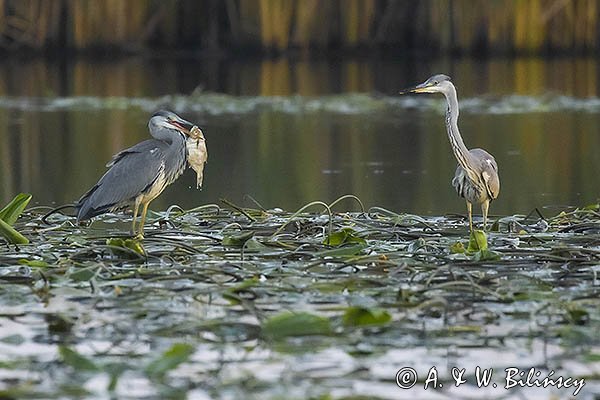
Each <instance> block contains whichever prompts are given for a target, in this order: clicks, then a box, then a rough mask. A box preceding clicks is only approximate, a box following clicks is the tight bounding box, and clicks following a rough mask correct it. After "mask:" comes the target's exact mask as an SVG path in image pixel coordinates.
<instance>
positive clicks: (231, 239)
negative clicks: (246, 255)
mask: <svg viewBox="0 0 600 400" xmlns="http://www.w3.org/2000/svg"><path fill="white" fill-rule="evenodd" d="M252 236H254V232H253V231H245V232H242V233H239V234H237V235H226V236H225V237H223V240H222V241H221V244H222V245H223V246H227V247H242V246H244V244H245V243H246V242H247V241H248V240H250V238H251V237H252Z"/></svg>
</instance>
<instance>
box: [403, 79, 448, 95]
mask: <svg viewBox="0 0 600 400" xmlns="http://www.w3.org/2000/svg"><path fill="white" fill-rule="evenodd" d="M453 89H454V85H452V82H451V81H450V77H449V76H448V75H444V74H437V75H433V76H432V77H431V78H429V79H427V80H426V81H425V82H423V83H421V84H419V85H417V86H414V87H412V88H408V89H404V90H402V91H400V94H408V93H442V94H444V95H446V94H447V93H450V92H451V91H452V90H453Z"/></svg>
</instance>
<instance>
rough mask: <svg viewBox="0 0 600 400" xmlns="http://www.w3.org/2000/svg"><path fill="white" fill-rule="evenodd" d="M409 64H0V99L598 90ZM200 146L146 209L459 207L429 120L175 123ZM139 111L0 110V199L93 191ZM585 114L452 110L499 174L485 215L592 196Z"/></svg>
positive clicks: (523, 69) (589, 125) (550, 67)
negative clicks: (202, 161)
mask: <svg viewBox="0 0 600 400" xmlns="http://www.w3.org/2000/svg"><path fill="white" fill-rule="evenodd" d="M419 64H420V65H419V67H416V66H415V65H411V64H410V61H409V62H408V63H405V62H399V61H395V60H387V61H382V60H379V61H377V62H369V61H368V60H354V61H348V62H332V61H329V62H326V61H319V60H317V61H290V60H287V59H277V60H261V61H257V62H251V61H248V62H235V61H234V62H228V63H225V62H223V61H218V60H206V61H202V62H192V61H185V60H183V61H177V62H173V61H164V60H161V61H160V62H158V61H157V62H154V61H147V60H143V59H141V58H132V59H129V60H124V61H118V62H108V61H107V62H100V63H89V62H84V61H77V62H74V63H68V64H66V65H60V64H58V63H44V62H41V61H31V62H21V63H17V62H15V61H7V62H4V63H2V64H0V98H16V97H48V98H53V97H56V96H58V97H69V96H98V97H113V96H114V97H149V98H154V97H158V96H162V95H165V94H175V93H191V92H192V91H194V90H195V89H196V90H205V91H215V92H227V93H230V94H233V95H243V96H290V95H296V94H298V95H302V96H312V97H315V96H320V95H327V94H332V93H346V92H367V93H371V92H381V93H384V94H387V95H392V96H393V95H395V93H396V92H397V91H398V89H400V88H403V87H406V86H408V85H411V84H414V83H417V82H420V81H422V80H424V79H425V78H427V77H428V76H429V75H430V74H431V73H433V72H446V73H448V74H450V75H451V76H452V77H453V80H454V82H455V84H456V85H457V87H458V90H459V97H460V98H461V99H464V98H472V97H478V96H492V97H494V96H495V97H500V96H505V95H511V94H518V95H523V96H544V95H546V94H548V93H553V94H560V95H566V96H573V97H578V98H586V97H596V96H597V91H598V88H597V76H596V75H597V68H598V65H597V62H596V61H594V60H591V59H566V58H559V59H551V60H540V59H535V58H525V59H515V60H504V59H498V60H491V61H486V62H476V61H473V60H468V59H460V60H457V61H453V62H451V61H449V60H432V61H422V62H419ZM186 116H187V117H189V118H193V119H195V120H197V122H198V123H199V124H200V125H201V126H202V127H203V130H204V131H205V134H206V137H207V143H208V146H209V149H210V154H211V158H210V160H209V163H208V165H207V167H206V185H205V190H204V191H202V192H198V191H196V190H195V189H194V190H192V189H190V187H193V186H194V185H193V182H194V180H193V174H192V173H191V172H190V173H186V175H185V176H184V177H182V178H181V179H180V180H179V181H178V182H177V183H176V184H175V185H174V186H175V188H172V189H169V190H168V191H167V192H166V193H165V195H164V196H162V197H161V198H160V199H159V200H157V202H156V204H154V207H156V208H160V207H165V206H166V205H168V204H171V203H178V204H181V205H182V206H184V207H191V206H194V205H197V204H203V203H207V202H218V199H219V198H220V197H227V198H229V199H231V200H233V201H234V202H241V201H242V197H243V194H250V195H252V196H253V197H255V198H256V199H257V200H258V201H260V202H263V203H264V205H265V206H267V207H273V206H282V207H285V208H297V207H299V206H301V205H302V204H304V203H307V202H309V201H312V200H315V199H321V200H325V201H331V200H334V199H335V198H337V197H338V196H341V195H343V194H346V193H354V194H356V195H358V196H359V197H361V198H362V199H363V201H365V203H366V204H368V205H381V206H385V207H389V208H392V209H395V210H397V211H403V212H416V213H434V214H439V213H444V212H461V213H462V212H464V210H463V208H464V205H463V203H462V201H461V200H459V199H457V197H456V195H455V194H454V192H453V190H452V188H451V186H450V180H451V178H452V175H453V173H454V169H455V161H454V159H453V157H452V155H451V152H450V147H449V143H448V140H447V138H446V136H445V132H444V127H443V115H442V114H441V113H440V112H439V110H436V112H431V113H429V112H417V111H414V110H396V111H395V112H394V113H393V114H390V115H388V114H385V113H384V114H373V115H370V114H358V115H344V114H329V113H325V112H313V113H308V114H304V113H301V114H298V115H293V114H288V113H281V112H276V111H272V110H264V111H260V112H258V113H256V114H248V115H241V116H233V117H232V116H231V115H225V116H218V115H217V116H211V115H204V114H196V115H195V114H193V113H188V114H187V115H186ZM148 117H149V113H148V111H145V110H141V109H139V108H137V107H129V108H127V107H124V108H120V107H114V108H108V109H99V110H90V109H86V110H77V109H73V110H67V111H64V110H63V111H58V112H52V111H39V110H34V111H28V110H27V109H23V108H19V107H17V108H6V107H4V108H0V156H1V161H0V165H1V166H2V171H1V173H0V184H1V189H0V200H2V201H3V202H6V201H8V200H9V199H10V198H11V197H12V196H13V195H14V194H15V193H17V192H19V191H29V192H32V193H33V194H34V201H35V200H37V201H38V202H40V203H42V204H48V203H50V202H56V203H65V202H70V201H72V200H74V199H76V198H77V197H78V196H79V195H80V194H81V193H83V192H84V191H85V190H87V189H88V188H89V187H90V186H91V185H92V184H94V183H95V182H96V180H97V179H98V178H99V176H100V175H101V174H102V173H103V171H104V170H105V167H104V165H105V164H106V162H107V161H108V160H109V159H110V157H111V155H112V154H114V153H116V152H117V151H119V150H120V149H123V148H125V147H127V146H130V145H132V144H134V143H136V142H138V141H141V140H144V139H146V138H148V137H149V136H148V133H147V128H146V124H147V120H148ZM598 120H599V118H598V116H597V115H596V114H594V113H584V112H574V111H565V112H544V113H530V114H507V115H491V114H487V115H482V114H474V113H463V114H461V119H460V126H461V131H462V133H463V135H464V137H465V142H466V143H467V145H468V146H469V147H483V148H485V149H487V150H489V151H490V152H491V153H492V154H494V155H495V156H496V159H497V160H498V164H499V165H500V176H501V179H502V190H501V195H500V199H499V200H498V201H497V202H496V203H495V204H494V205H493V206H492V212H493V213H502V214H513V213H527V212H529V211H530V210H531V209H532V208H533V207H536V206H542V205H545V204H556V203H561V204H584V203H588V202H592V201H596V200H597V185H596V181H597V179H596V178H597V176H598V172H599V171H600V156H598V152H597V151H595V149H598V148H599V147H600V138H599V135H598V133H597V126H598V125H599V124H598V122H599V121H598Z"/></svg>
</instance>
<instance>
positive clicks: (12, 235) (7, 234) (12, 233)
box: [0, 219, 29, 244]
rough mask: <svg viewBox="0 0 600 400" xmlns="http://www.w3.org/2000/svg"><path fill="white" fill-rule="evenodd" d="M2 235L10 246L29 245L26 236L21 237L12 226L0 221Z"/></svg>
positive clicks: (0, 233)
mask: <svg viewBox="0 0 600 400" xmlns="http://www.w3.org/2000/svg"><path fill="white" fill-rule="evenodd" d="M0 235H2V236H4V238H5V239H6V240H7V241H8V243H10V244H27V243H29V239H27V238H26V237H25V236H23V235H21V234H20V233H19V232H17V231H16V230H15V228H13V227H12V226H10V225H9V224H7V223H6V222H5V221H4V220H2V219H0Z"/></svg>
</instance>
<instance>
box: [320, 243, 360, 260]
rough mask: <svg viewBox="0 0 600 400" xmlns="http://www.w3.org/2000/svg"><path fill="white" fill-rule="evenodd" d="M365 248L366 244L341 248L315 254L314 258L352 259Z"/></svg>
mask: <svg viewBox="0 0 600 400" xmlns="http://www.w3.org/2000/svg"><path fill="white" fill-rule="evenodd" d="M366 247H367V245H366V244H355V245H352V246H343V247H339V248H337V249H331V250H323V251H320V252H318V253H315V256H316V257H340V258H343V257H352V256H355V255H357V254H359V253H360V252H361V251H362V250H364V249H365V248H366Z"/></svg>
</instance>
